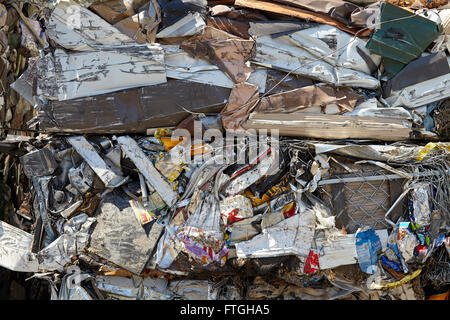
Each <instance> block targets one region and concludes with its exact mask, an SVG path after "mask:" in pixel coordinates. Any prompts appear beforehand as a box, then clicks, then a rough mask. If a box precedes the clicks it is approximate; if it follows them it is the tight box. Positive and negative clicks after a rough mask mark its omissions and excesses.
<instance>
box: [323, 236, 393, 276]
mask: <svg viewBox="0 0 450 320" xmlns="http://www.w3.org/2000/svg"><path fill="white" fill-rule="evenodd" d="M375 233H376V234H377V236H378V237H379V238H380V242H381V245H382V246H383V247H385V246H386V244H387V239H388V232H387V230H386V229H383V230H375ZM355 237H356V233H353V234H347V235H342V236H340V237H337V238H335V239H333V240H331V241H329V242H328V241H327V240H326V239H316V244H317V247H318V248H322V250H320V252H321V254H320V256H319V266H320V269H321V270H325V269H331V268H336V267H338V266H344V265H349V264H355V263H358V254H357V253H356V245H355V239H356V238H355Z"/></svg>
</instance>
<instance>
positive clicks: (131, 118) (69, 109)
mask: <svg viewBox="0 0 450 320" xmlns="http://www.w3.org/2000/svg"><path fill="white" fill-rule="evenodd" d="M230 91H231V89H229V88H223V87H219V86H215V85H209V84H203V83H196V82H190V81H187V80H169V81H168V82H167V83H163V84H159V85H154V86H148V87H141V88H138V89H128V90H122V91H119V92H114V93H109V94H103V95H97V96H91V97H86V98H79V99H73V100H66V101H52V102H51V104H49V105H48V106H43V107H42V108H40V109H39V110H38V119H39V122H40V128H41V130H45V131H48V132H66V133H67V132H70V133H107V134H112V133H145V132H146V131H147V129H148V128H155V127H163V126H167V127H170V126H176V125H177V124H178V123H179V122H180V121H182V120H183V119H184V118H185V117H187V116H188V115H189V112H188V111H186V110H189V111H191V112H197V113H198V112H205V113H218V112H220V110H221V109H222V108H223V106H224V105H225V103H226V102H227V101H228V97H229V95H230ZM183 108H184V109H186V110H184V109H183Z"/></svg>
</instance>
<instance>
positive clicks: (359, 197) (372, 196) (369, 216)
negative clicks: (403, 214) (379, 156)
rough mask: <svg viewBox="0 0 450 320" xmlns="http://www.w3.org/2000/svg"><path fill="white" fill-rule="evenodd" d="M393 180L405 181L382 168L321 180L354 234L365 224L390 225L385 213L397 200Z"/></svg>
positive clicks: (330, 202)
mask: <svg viewBox="0 0 450 320" xmlns="http://www.w3.org/2000/svg"><path fill="white" fill-rule="evenodd" d="M393 180H396V182H397V183H402V182H403V181H402V180H403V179H399V177H398V176H396V175H392V174H387V173H385V172H384V171H383V170H381V169H379V170H378V169H377V170H372V171H364V172H355V173H352V174H341V175H333V176H332V178H331V179H329V180H325V181H321V183H320V184H322V185H321V186H320V192H321V195H322V198H323V200H324V201H325V202H326V203H327V204H328V205H329V206H330V208H331V209H332V211H333V213H334V214H335V216H336V221H337V222H339V221H341V224H342V225H344V226H345V229H346V231H347V232H349V233H354V232H356V230H357V229H358V228H360V227H364V226H369V227H372V228H374V229H384V228H390V225H389V224H388V223H387V222H386V221H385V220H384V215H385V213H386V212H387V210H389V208H390V207H391V205H392V202H393V201H395V200H396V197H395V196H394V197H392V196H391V191H390V190H391V188H390V183H391V181H393Z"/></svg>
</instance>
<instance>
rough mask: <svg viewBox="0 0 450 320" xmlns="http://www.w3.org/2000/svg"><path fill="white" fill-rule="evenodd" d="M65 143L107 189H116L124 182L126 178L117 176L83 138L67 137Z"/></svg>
mask: <svg viewBox="0 0 450 320" xmlns="http://www.w3.org/2000/svg"><path fill="white" fill-rule="evenodd" d="M67 141H68V142H69V143H70V144H71V145H72V147H73V148H74V149H75V150H76V152H78V154H80V155H81V156H82V157H83V159H84V160H85V161H86V162H87V163H88V164H89V166H90V167H91V168H92V170H94V172H95V173H96V174H97V176H98V177H99V178H100V179H101V180H102V181H103V183H104V184H105V186H106V187H107V188H116V187H118V186H120V185H122V184H123V183H125V182H126V180H127V178H124V177H121V176H119V175H117V174H116V173H115V172H114V170H112V168H111V167H110V166H109V165H108V164H107V163H106V162H105V160H103V159H102V157H100V155H99V154H98V153H97V151H96V150H95V149H94V147H93V146H92V145H91V144H90V143H89V142H88V141H87V140H86V138H85V137H83V136H78V137H69V138H67Z"/></svg>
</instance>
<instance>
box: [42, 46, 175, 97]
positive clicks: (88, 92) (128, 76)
mask: <svg viewBox="0 0 450 320" xmlns="http://www.w3.org/2000/svg"><path fill="white" fill-rule="evenodd" d="M37 63H38V65H39V71H40V73H38V74H36V76H37V79H38V80H37V85H38V88H37V94H38V95H40V96H43V97H44V98H46V99H50V100H59V101H62V100H69V99H74V98H80V97H87V96H93V95H99V94H103V93H108V92H114V91H118V90H122V89H127V88H134V87H141V86H150V85H155V84H159V83H164V82H166V81H167V80H166V73H165V68H164V52H163V50H162V49H161V47H160V46H159V45H150V44H148V45H122V46H108V47H102V48H101V49H99V50H95V51H80V52H65V51H63V50H59V49H58V50H56V51H55V53H54V54H53V55H50V54H48V55H47V56H45V58H41V59H40V60H39V61H38V62H37Z"/></svg>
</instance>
